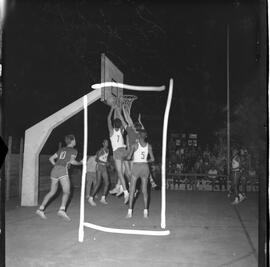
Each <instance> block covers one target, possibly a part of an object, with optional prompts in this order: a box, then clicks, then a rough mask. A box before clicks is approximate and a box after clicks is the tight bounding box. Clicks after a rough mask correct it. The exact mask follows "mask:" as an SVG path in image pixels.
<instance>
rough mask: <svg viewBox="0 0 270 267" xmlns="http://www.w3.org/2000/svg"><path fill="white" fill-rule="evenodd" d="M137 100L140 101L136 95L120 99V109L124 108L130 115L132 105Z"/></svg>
mask: <svg viewBox="0 0 270 267" xmlns="http://www.w3.org/2000/svg"><path fill="white" fill-rule="evenodd" d="M136 99H138V97H137V96H135V95H123V96H121V97H120V101H119V102H120V107H121V108H122V107H124V108H125V109H126V110H127V112H128V114H129V115H130V111H131V106H132V103H133V101H135V100H136Z"/></svg>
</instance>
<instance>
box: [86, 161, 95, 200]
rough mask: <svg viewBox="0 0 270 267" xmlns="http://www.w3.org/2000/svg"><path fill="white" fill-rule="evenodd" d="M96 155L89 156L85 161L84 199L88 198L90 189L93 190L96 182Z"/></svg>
mask: <svg viewBox="0 0 270 267" xmlns="http://www.w3.org/2000/svg"><path fill="white" fill-rule="evenodd" d="M96 167H97V162H96V156H90V157H88V159H87V163H86V168H87V169H86V199H89V197H90V192H91V190H92V191H93V190H94V188H95V186H96V183H97V177H96Z"/></svg>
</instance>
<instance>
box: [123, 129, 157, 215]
mask: <svg viewBox="0 0 270 267" xmlns="http://www.w3.org/2000/svg"><path fill="white" fill-rule="evenodd" d="M146 137H147V133H146V131H145V130H143V129H141V130H140V131H139V141H138V143H136V144H134V145H133V146H132V148H131V151H130V153H129V155H128V159H130V158H131V157H132V155H133V166H132V170H131V173H132V177H131V182H130V189H129V191H130V195H129V209H128V213H127V216H126V217H127V218H131V217H132V209H133V199H134V192H135V188H136V183H137V180H138V178H141V182H142V192H143V199H144V211H143V215H144V218H147V217H148V192H147V184H148V179H149V175H150V170H149V166H148V162H153V161H154V160H155V159H154V155H153V151H152V146H151V145H150V144H148V143H147V142H146V141H145V139H146ZM148 155H149V156H150V160H147V158H148Z"/></svg>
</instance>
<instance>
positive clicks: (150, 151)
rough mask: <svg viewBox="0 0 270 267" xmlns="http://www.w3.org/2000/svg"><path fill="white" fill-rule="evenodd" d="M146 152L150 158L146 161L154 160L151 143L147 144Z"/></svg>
mask: <svg viewBox="0 0 270 267" xmlns="http://www.w3.org/2000/svg"><path fill="white" fill-rule="evenodd" d="M148 153H149V156H150V159H149V160H148V162H154V161H155V157H154V154H153V150H152V146H151V145H148Z"/></svg>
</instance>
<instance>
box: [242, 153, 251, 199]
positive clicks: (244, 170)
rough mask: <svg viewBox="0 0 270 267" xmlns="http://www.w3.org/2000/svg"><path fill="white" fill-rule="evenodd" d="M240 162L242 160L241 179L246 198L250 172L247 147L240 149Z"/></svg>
mask: <svg viewBox="0 0 270 267" xmlns="http://www.w3.org/2000/svg"><path fill="white" fill-rule="evenodd" d="M240 162H241V169H240V172H241V174H240V175H241V177H240V181H241V184H242V192H243V195H244V197H245V198H246V197H247V179H248V172H249V166H248V152H247V149H244V148H242V149H241V150H240Z"/></svg>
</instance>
